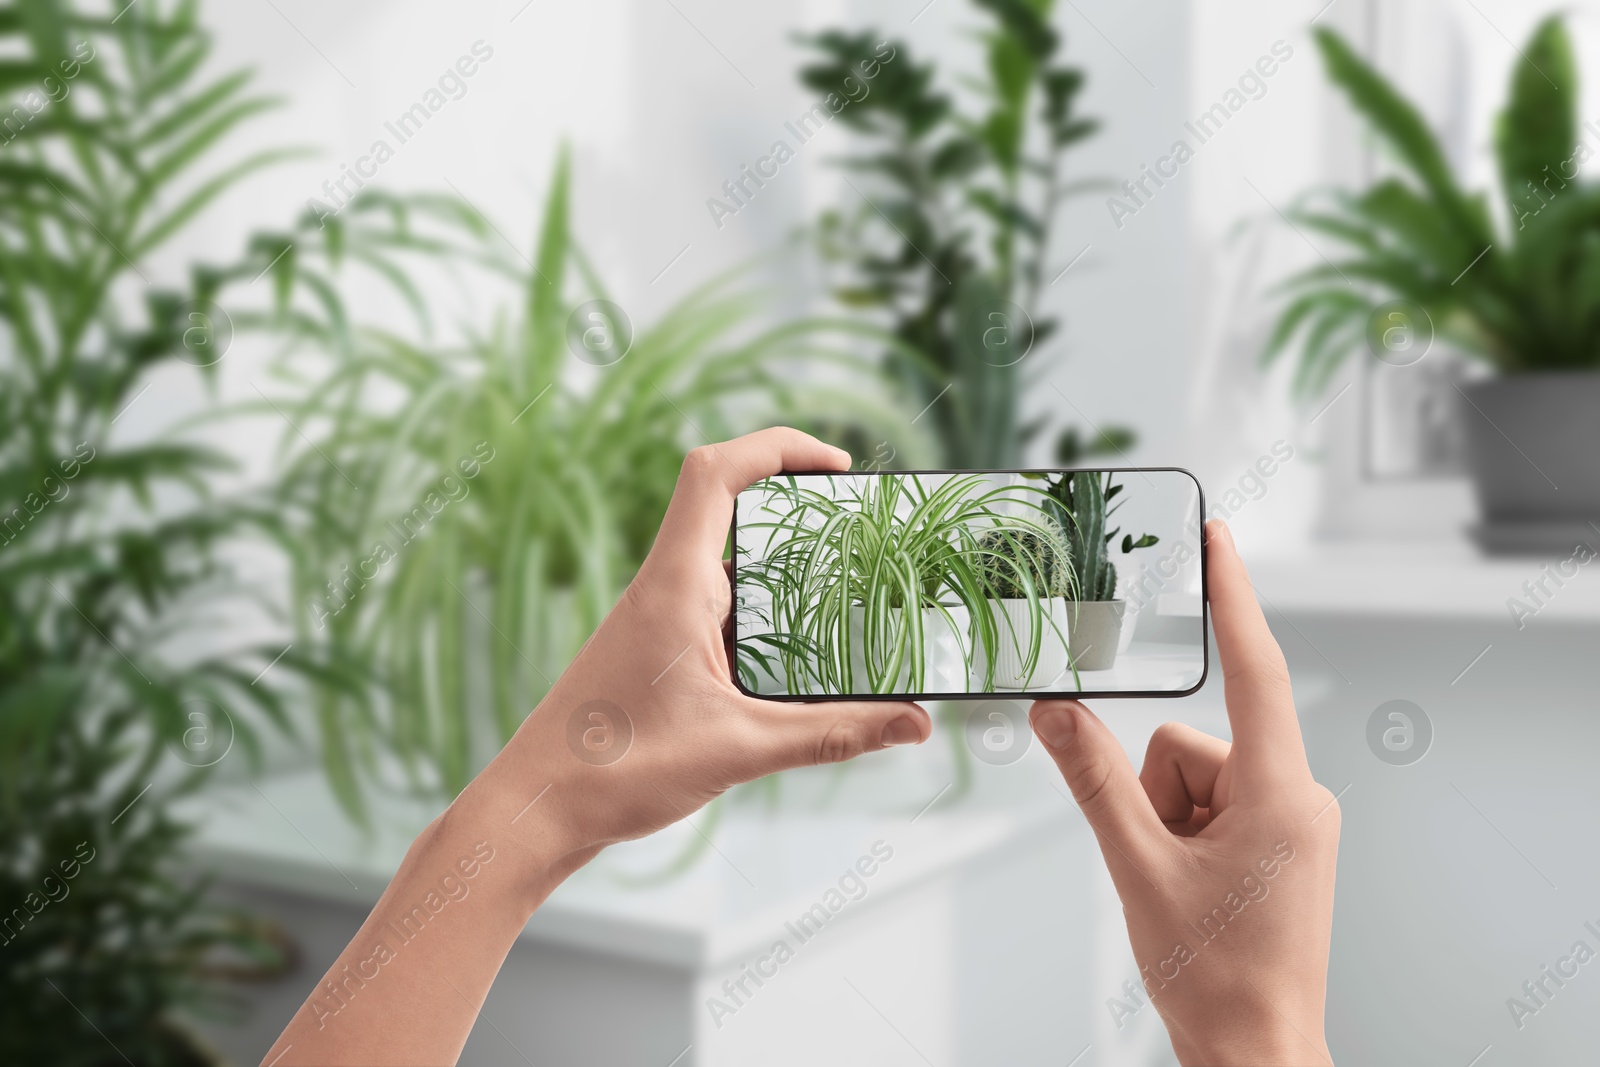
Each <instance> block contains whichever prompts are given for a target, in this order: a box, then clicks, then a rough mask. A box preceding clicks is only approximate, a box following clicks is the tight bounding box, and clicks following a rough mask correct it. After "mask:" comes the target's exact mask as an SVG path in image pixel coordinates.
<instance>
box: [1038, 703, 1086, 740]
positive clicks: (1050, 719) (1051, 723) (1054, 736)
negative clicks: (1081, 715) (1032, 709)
mask: <svg viewBox="0 0 1600 1067" xmlns="http://www.w3.org/2000/svg"><path fill="white" fill-rule="evenodd" d="M1033 732H1034V733H1036V734H1038V735H1039V739H1040V740H1041V741H1043V742H1044V743H1045V744H1047V745H1049V746H1050V747H1051V748H1061V747H1063V746H1065V745H1067V744H1070V743H1071V741H1072V738H1073V736H1074V735H1075V734H1077V732H1078V720H1077V719H1074V718H1073V717H1072V712H1070V711H1068V710H1067V709H1066V708H1046V709H1045V710H1043V711H1041V712H1040V713H1039V716H1038V718H1036V719H1034V720H1033Z"/></svg>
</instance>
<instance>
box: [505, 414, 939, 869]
mask: <svg viewBox="0 0 1600 1067" xmlns="http://www.w3.org/2000/svg"><path fill="white" fill-rule="evenodd" d="M849 466H850V456H849V454H848V453H846V452H844V451H843V450H841V449H837V448H834V447H833V446H831V445H827V444H824V443H823V442H821V441H818V440H816V439H815V438H813V437H810V436H808V435H806V434H803V433H801V432H799V431H798V430H792V429H770V430H762V431H760V432H759V433H753V434H750V435H748V436H745V437H740V438H738V439H736V440H733V441H728V442H724V443H722V444H715V445H706V446H704V447H701V448H696V449H695V450H693V451H692V452H690V453H689V455H688V458H687V459H686V460H685V461H684V464H683V471H682V473H681V474H680V475H679V477H678V484H677V488H676V489H675V490H674V492H673V497H672V503H671V505H670V506H669V507H668V509H667V514H666V518H665V519H664V520H663V522H662V525H661V531H660V533H659V534H658V535H657V537H656V542H655V545H654V546H653V547H652V548H651V550H650V554H649V556H648V558H647V559H646V560H645V562H644V565H643V566H642V567H641V568H640V570H639V573H638V576H637V577H635V578H634V580H633V582H632V583H631V584H630V585H629V586H628V588H627V591H626V592H625V593H624V594H623V596H622V599H621V600H620V601H619V602H618V604H617V605H616V607H615V608H614V609H613V610H612V612H611V614H610V615H609V616H608V617H607V618H606V620H605V622H604V623H602V624H601V626H600V628H599V630H597V631H596V632H595V634H594V637H593V638H591V639H590V641H589V643H588V644H587V645H586V646H585V647H584V649H583V651H582V652H581V653H579V655H578V657H577V659H576V660H574V661H573V663H572V665H571V666H570V667H569V668H568V669H567V671H566V672H565V673H564V674H563V675H562V676H561V677H560V679H559V680H557V682H556V684H555V686H554V687H553V688H552V689H551V691H550V693H549V695H548V696H546V697H545V699H544V700H543V701H542V702H541V703H540V705H539V708H538V709H537V710H536V711H535V712H534V714H532V715H531V716H529V717H528V719H527V721H526V722H524V723H523V725H522V728H521V729H520V730H518V732H517V734H516V736H515V737H514V738H513V739H512V741H511V742H510V744H508V745H507V746H506V748H505V750H504V751H503V752H501V754H500V755H499V756H498V757H496V759H495V760H494V762H493V763H492V764H491V765H490V767H489V768H488V769H487V770H486V771H485V772H484V774H483V776H482V777H481V778H480V782H482V783H484V784H485V785H488V784H491V783H498V782H505V781H512V782H517V783H519V786H518V789H517V791H516V795H517V796H519V797H525V796H531V795H532V793H530V792H529V788H528V787H529V786H532V787H533V789H534V790H538V789H541V788H543V787H544V785H545V784H546V783H548V784H549V785H550V789H549V793H548V794H547V795H546V796H544V798H543V799H542V800H540V802H539V803H540V805H541V806H544V805H548V806H549V809H550V812H551V813H554V814H555V816H556V819H555V821H556V823H557V824H558V825H560V826H561V827H562V828H563V830H562V832H563V833H564V834H567V835H570V840H568V841H566V842H565V844H566V845H567V846H568V847H570V848H572V849H573V850H582V849H592V848H598V847H600V846H604V845H606V844H609V843H612V842H615V841H622V840H627V839H630V838H637V837H642V836H644V835H646V834H649V833H651V832H653V831H655V830H659V829H661V828H662V827H664V826H667V825H670V824H671V823H674V822H677V821H678V820H679V819H682V818H684V817H685V816H687V815H689V814H691V813H693V812H695V811H698V810H699V809H700V808H701V807H703V806H704V805H705V804H706V803H708V802H709V801H710V800H712V799H713V798H714V797H716V796H717V795H719V794H720V793H722V792H724V791H726V790H727V789H729V788H731V787H732V786H735V785H738V784H740V783H742V782H748V781H751V780H753V779H755V778H760V777H762V776H764V775H768V774H772V773H774V772H776V771H781V770H786V769H788V768H791V767H801V766H808V765H812V764H819V763H835V762H839V761H842V760H847V759H852V758H854V757H856V756H859V755H861V754H862V753H865V752H873V751H877V750H879V749H883V748H887V747H889V746H891V745H901V744H913V743H915V744H920V743H921V742H923V741H925V740H927V739H928V737H929V736H930V735H931V734H932V732H933V723H932V720H931V719H930V718H929V717H928V713H927V712H926V711H924V710H923V709H922V708H921V707H919V706H918V705H916V704H913V703H900V702H891V701H860V702H850V701H828V702H823V703H816V704H782V703H777V702H774V701H769V700H760V699H757V698H754V697H748V696H745V695H744V694H742V693H740V692H739V690H738V689H737V688H736V687H735V686H734V684H733V681H732V673H731V671H730V668H729V643H730V638H731V617H730V606H731V592H730V589H729V582H728V571H727V563H726V562H725V561H724V560H723V558H722V552H723V549H724V547H725V545H726V541H727V536H728V528H729V525H730V524H731V522H732V519H733V509H734V498H735V497H736V496H737V495H738V494H739V492H740V491H741V490H743V489H745V488H747V487H749V486H750V485H751V484H752V483H754V482H756V481H758V480H760V479H762V478H766V477H770V476H771V475H774V474H779V473H781V472H783V471H844V470H848V469H849ZM476 786H477V783H475V787H476ZM521 802H522V803H525V802H526V800H525V799H524V800H523V801H521Z"/></svg>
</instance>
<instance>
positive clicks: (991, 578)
mask: <svg viewBox="0 0 1600 1067" xmlns="http://www.w3.org/2000/svg"><path fill="white" fill-rule="evenodd" d="M827 481H828V484H829V491H828V492H826V493H824V492H818V491H817V490H815V489H811V488H807V487H804V486H802V485H801V483H800V481H799V480H798V479H796V478H793V477H787V478H767V479H763V480H762V481H761V482H758V483H757V484H756V485H755V486H754V487H753V488H752V489H751V490H750V492H752V493H760V492H763V491H765V492H766V493H767V494H768V495H767V499H766V502H765V503H764V504H762V506H761V509H760V513H763V514H767V515H771V516H772V518H770V519H764V520H762V521H751V522H741V525H740V529H741V530H750V531H754V530H770V531H773V532H774V533H781V534H782V535H783V536H782V538H781V539H780V540H778V541H777V543H776V544H769V545H768V546H767V547H766V549H765V550H764V551H763V553H762V555H761V556H760V557H759V558H752V551H751V546H750V545H749V544H748V543H741V544H739V545H737V546H736V547H737V548H738V553H739V554H738V556H737V557H736V558H735V560H734V565H735V568H736V572H735V573H736V576H737V578H736V583H735V584H736V585H737V586H738V587H739V588H740V590H741V591H743V590H749V589H760V590H762V591H763V592H764V593H765V594H766V597H767V598H768V603H767V604H765V605H761V606H754V605H751V608H753V611H752V613H751V614H749V615H747V620H748V622H751V623H754V624H755V625H756V626H761V625H765V626H767V627H769V629H768V630H766V631H765V632H760V633H754V634H751V635H749V636H747V637H742V638H741V639H740V640H739V643H738V646H737V649H736V652H737V667H738V670H739V672H740V677H741V680H743V681H744V683H745V685H746V686H747V687H748V688H751V689H755V688H756V687H757V684H758V681H759V672H762V671H764V672H766V673H768V674H771V675H772V676H774V677H777V678H780V679H782V680H783V681H784V682H785V684H786V685H787V690H786V691H787V692H790V693H795V694H802V693H807V692H822V693H835V694H842V693H860V692H867V693H886V692H894V691H897V690H899V691H904V692H913V693H920V692H926V691H927V690H926V679H927V669H928V663H927V658H926V646H927V641H926V631H927V628H928V625H929V623H930V622H932V623H934V624H935V625H942V626H943V627H944V628H946V629H947V630H948V631H949V632H951V633H954V634H955V635H956V639H957V641H958V642H959V643H960V645H961V654H962V658H963V659H964V660H966V662H967V663H968V664H969V665H971V666H977V665H979V663H981V666H982V672H981V673H982V677H983V679H984V681H983V683H982V684H983V686H984V689H985V691H988V690H992V689H993V688H994V676H995V660H996V650H997V649H998V648H999V647H1000V646H999V643H998V640H997V635H998V632H999V631H998V628H997V625H996V623H995V617H994V615H993V614H992V613H991V612H990V610H989V604H988V602H989V601H990V600H991V599H995V598H997V597H998V596H1000V595H1001V594H1000V591H999V590H1000V589H1001V588H1002V586H1001V584H1000V583H1001V582H1002V581H1004V582H1005V583H1006V587H1010V586H1015V587H1018V588H1020V589H1022V590H1023V593H1022V594H1021V595H1022V596H1023V597H1025V598H1026V599H1028V601H1029V602H1030V604H1031V609H1030V614H1029V628H1030V636H1029V637H1028V638H1027V640H1029V642H1030V651H1029V652H1028V654H1027V661H1028V666H1029V667H1030V668H1031V667H1032V665H1033V662H1034V661H1035V660H1036V659H1037V657H1038V655H1039V641H1040V634H1041V633H1042V632H1043V629H1044V619H1043V616H1042V608H1041V601H1040V598H1042V597H1045V596H1047V595H1048V590H1047V589H1046V588H1043V587H1041V586H1040V585H1039V583H1038V580H1037V575H1038V573H1039V569H1038V566H1037V565H1036V564H1037V561H1035V560H1033V559H1031V558H1029V557H1028V556H1027V555H1026V554H1025V553H1018V552H1016V551H1005V550H1003V549H1002V547H1001V546H999V545H996V544H994V543H992V542H986V541H984V540H983V538H984V536H985V533H986V531H987V532H997V533H999V534H1000V535H1001V536H1007V535H1010V536H1012V537H1015V538H1020V537H1024V536H1030V537H1034V538H1045V539H1048V538H1050V537H1052V536H1054V533H1053V530H1052V528H1051V527H1048V526H1046V525H1045V523H1046V522H1048V518H1047V514H1046V512H1045V510H1044V508H1045V504H1044V501H1043V500H1042V499H1037V498H1036V497H1040V496H1042V493H1040V492H1039V491H1037V490H1028V489H1026V488H1023V487H1017V486H1008V487H1000V488H995V487H994V486H993V485H992V484H991V483H990V482H989V481H988V480H987V479H985V478H984V477H983V476H982V475H958V476H955V477H951V478H948V479H946V480H944V481H943V482H941V483H940V484H939V485H937V486H935V487H933V488H930V487H928V486H927V485H926V484H924V482H923V479H922V477H921V476H919V475H915V474H909V475H896V474H884V475H877V476H871V477H867V478H865V479H864V480H862V481H860V482H850V483H848V486H847V490H846V495H843V496H842V497H841V496H840V495H839V494H837V493H836V492H835V491H834V490H835V480H834V479H833V478H829V479H827ZM1019 546H1020V542H1017V541H1013V542H1012V543H1011V546H1010V547H1011V548H1013V549H1015V548H1017V547H1019ZM1002 576H1005V577H1004V578H1002ZM1068 582H1069V584H1070V576H1069V577H1068ZM954 606H962V607H965V608H966V609H967V611H968V615H969V618H970V622H969V626H970V632H971V645H970V650H969V645H968V642H967V639H966V636H965V631H966V630H967V627H963V626H961V625H959V624H958V622H957V621H956V619H955V618H954V616H953V615H952V614H951V611H950V608H951V607H954ZM979 649H982V651H981V652H980V651H979ZM858 661H859V665H860V667H861V668H863V669H864V670H865V672H866V677H865V678H857V677H856V673H857V663H858ZM780 671H781V673H780ZM863 684H864V686H865V687H864V688H863V687H862V686H863Z"/></svg>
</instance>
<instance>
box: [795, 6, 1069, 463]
mask: <svg viewBox="0 0 1600 1067" xmlns="http://www.w3.org/2000/svg"><path fill="white" fill-rule="evenodd" d="M975 6H976V7H977V8H979V9H980V10H981V11H982V12H984V14H985V15H986V16H988V18H989V19H990V20H991V21H990V22H989V23H988V25H986V26H985V28H984V29H983V30H982V31H981V32H980V33H979V34H977V39H978V40H979V41H980V42H981V45H982V50H983V54H982V68H981V69H982V73H981V76H980V77H978V78H976V79H974V80H973V81H972V83H971V85H970V87H971V88H972V90H973V93H972V95H973V96H974V97H975V105H974V106H973V107H963V106H961V105H959V104H958V102H957V99H956V97H955V96H954V95H953V94H951V93H950V92H949V91H947V90H946V89H944V88H942V87H941V86H940V84H939V79H938V77H937V74H938V72H937V71H936V69H935V68H934V67H933V65H932V64H919V63H917V62H916V61H915V60H914V59H913V57H912V54H911V51H910V49H909V48H908V47H907V46H906V45H905V44H904V43H903V42H900V41H895V42H893V44H892V46H891V47H892V55H891V58H889V59H888V60H887V61H884V60H883V58H882V57H883V56H884V55H885V53H884V52H882V51H881V50H880V49H879V43H880V42H881V41H882V40H883V37H882V35H881V34H878V33H876V32H873V31H867V32H859V33H853V32H848V31H842V30H833V31H828V32H824V33H821V34H817V35H814V36H811V37H808V38H805V41H806V43H807V44H808V45H809V46H810V47H811V48H812V49H813V50H814V51H815V52H816V53H817V54H818V57H819V58H818V59H817V60H816V61H815V62H813V63H811V64H809V65H807V66H806V67H804V68H803V69H802V70H801V72H800V80H801V81H802V83H803V84H805V85H806V86H807V87H808V88H809V89H811V90H813V91H815V92H818V93H839V92H840V91H841V87H843V86H850V85H856V84H859V83H861V82H862V81H863V79H866V84H867V89H868V91H867V93H866V95H864V96H862V97H860V98H858V99H853V100H852V102H850V103H849V104H848V105H847V106H845V107H844V108H843V109H842V110H841V111H840V112H839V120H840V121H841V122H843V123H844V124H845V125H847V126H849V127H851V128H852V129H854V130H855V131H856V132H858V133H859V134H860V135H861V136H862V138H863V139H864V140H865V142H866V144H865V147H864V148H863V149H862V150H861V151H859V152H857V153H855V154H854V155H852V156H851V157H850V158H849V159H848V160H847V161H846V163H845V167H846V170H847V178H848V179H849V180H850V182H851V184H852V186H853V188H852V190H851V191H849V192H847V193H846V195H847V196H848V197H850V198H851V203H850V204H849V206H847V207H845V208H843V209H840V210H834V211H829V212H827V213H825V214H824V215H823V216H822V218H821V219H820V220H819V224H818V233H817V237H818V242H819V246H820V248H821V250H822V252H823V254H824V256H825V258H826V259H827V260H828V261H830V262H832V263H833V264H835V265H836V266H837V268H838V269H839V271H840V272H841V275H842V276H841V277H840V279H839V282H838V284H837V285H836V286H835V289H834V293H835V295H836V296H837V298H838V299H839V300H840V301H841V302H843V303H844V304H845V305H846V306H847V307H851V308H857V309H862V310H863V311H865V312H867V313H869V314H872V315H874V316H881V317H884V318H886V319H887V322H888V328H889V329H890V330H891V331H892V333H893V335H894V337H895V338H896V339H898V340H899V341H900V342H902V344H901V345H900V346H898V347H891V348H889V349H887V350H886V352H885V356H884V359H885V363H886V366H887V367H888V368H889V370H890V372H891V373H892V375H893V376H894V377H895V378H896V379H897V380H898V381H900V382H901V383H902V384H903V386H904V387H905V389H906V390H907V392H908V397H909V405H908V406H910V407H911V408H912V409H913V410H917V411H924V412H926V415H925V417H926V418H927V419H929V420H930V421H931V422H932V423H933V425H934V427H935V433H934V436H935V438H936V439H937V441H938V442H939V443H940V445H941V447H942V449H943V453H944V454H943V456H942V457H941V458H942V463H943V465H945V466H950V467H964V468H995V469H1003V468H1009V467H1016V466H1019V465H1020V463H1021V458H1022V449H1023V447H1024V445H1025V444H1026V443H1027V441H1028V440H1029V439H1031V438H1032V437H1033V436H1034V435H1035V434H1037V433H1038V432H1039V431H1040V430H1042V429H1043V426H1044V423H1043V421H1042V420H1041V421H1038V422H1034V423H1031V424H1024V423H1023V421H1022V418H1021V413H1020V408H1021V392H1022V389H1023V387H1024V384H1025V376H1024V372H1023V365H1022V363H1021V362H1020V361H1021V360H1022V358H1023V356H1024V355H1025V354H1026V353H1027V352H1028V351H1030V350H1033V351H1037V350H1038V349H1040V348H1041V347H1042V346H1043V345H1044V344H1045V343H1046V342H1047V341H1048V340H1049V338H1050V337H1051V336H1052V335H1054V333H1055V332H1056V329H1057V325H1058V323H1057V321H1056V319H1055V318H1054V317H1051V316H1047V315H1045V314H1044V313H1043V308H1042V297H1043V294H1044V291H1045V289H1046V288H1047V285H1046V282H1047V278H1048V275H1049V272H1050V270H1051V269H1052V268H1051V266H1050V256H1051V254H1052V253H1051V245H1052V240H1053V238H1054V236H1055V228H1056V222H1057V216H1058V211H1059V208H1060V207H1061V205H1062V203H1063V202H1064V201H1065V200H1066V199H1067V198H1069V197H1070V196H1072V195H1073V194H1075V193H1077V192H1080V191H1083V190H1085V189H1087V188H1089V187H1091V186H1092V184H1093V183H1090V182H1083V181H1075V180H1069V179H1068V177H1067V175H1066V173H1065V165H1064V164H1065V159H1066V155H1067V152H1068V151H1069V150H1070V149H1071V148H1072V146H1073V145H1075V144H1077V143H1078V142H1080V141H1082V140H1083V139H1085V138H1086V137H1088V136H1090V135H1091V134H1092V133H1094V131H1095V130H1096V129H1097V128H1098V123H1097V122H1096V121H1095V120H1093V119H1089V118H1085V117H1083V116H1081V115H1080V114H1079V112H1078V97H1079V94H1080V93H1081V92H1082V89H1083V84H1084V75H1083V72H1082V71H1081V70H1079V69H1078V68H1076V67H1073V66H1070V65H1067V64H1066V63H1064V62H1062V61H1061V59H1060V56H1059V52H1060V47H1061V38H1060V34H1059V33H1058V32H1057V31H1056V30H1055V29H1054V28H1052V27H1051V25H1050V23H1049V19H1050V15H1051V12H1052V9H1053V7H1054V4H1053V0H975ZM867 71H875V72H876V73H874V74H872V75H870V77H869V76H868V75H867V74H866V72H867ZM852 95H853V94H852ZM858 182H859V183H860V184H857V183H858ZM1027 366H1028V367H1029V368H1030V369H1031V370H1035V371H1037V370H1039V369H1042V366H1043V365H1042V364H1041V363H1039V361H1038V360H1037V359H1034V360H1030V361H1029V362H1028V364H1027Z"/></svg>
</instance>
